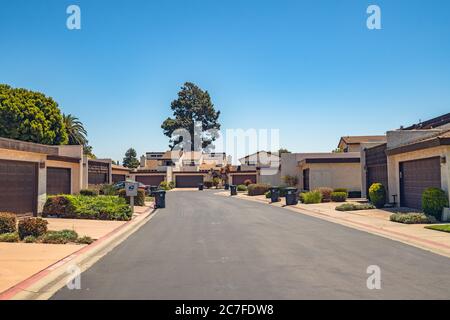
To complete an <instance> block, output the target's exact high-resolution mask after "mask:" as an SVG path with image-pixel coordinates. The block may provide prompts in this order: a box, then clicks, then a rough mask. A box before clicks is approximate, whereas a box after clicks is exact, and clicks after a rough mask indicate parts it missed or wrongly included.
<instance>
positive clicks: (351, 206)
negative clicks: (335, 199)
mask: <svg viewBox="0 0 450 320" xmlns="http://www.w3.org/2000/svg"><path fill="white" fill-rule="evenodd" d="M335 209H336V210H337V211H356V210H370V209H375V206H374V205H372V204H370V203H363V204H357V203H343V204H341V205H339V206H337V207H336V208H335Z"/></svg>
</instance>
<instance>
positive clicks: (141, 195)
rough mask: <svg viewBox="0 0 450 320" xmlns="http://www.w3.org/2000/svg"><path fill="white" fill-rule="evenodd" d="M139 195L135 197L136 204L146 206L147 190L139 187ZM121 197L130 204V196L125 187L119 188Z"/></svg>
mask: <svg viewBox="0 0 450 320" xmlns="http://www.w3.org/2000/svg"><path fill="white" fill-rule="evenodd" d="M137 194H138V195H137V197H134V205H135V206H141V207H142V206H145V190H142V189H138V193H137ZM119 197H121V198H124V199H125V200H126V202H127V204H130V197H127V193H126V191H125V189H121V190H119Z"/></svg>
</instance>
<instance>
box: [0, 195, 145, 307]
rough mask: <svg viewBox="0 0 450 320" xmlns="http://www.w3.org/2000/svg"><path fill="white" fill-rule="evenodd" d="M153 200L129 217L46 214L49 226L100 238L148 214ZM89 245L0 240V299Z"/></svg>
mask: <svg viewBox="0 0 450 320" xmlns="http://www.w3.org/2000/svg"><path fill="white" fill-rule="evenodd" d="M152 208H153V204H152V203H146V206H145V207H137V206H136V207H135V209H134V214H133V219H132V220H131V221H104V220H85V219H59V218H47V219H45V220H47V221H48V222H49V224H48V230H55V231H57V230H63V229H70V230H75V231H76V232H77V233H78V234H79V236H90V237H91V238H93V239H96V240H97V239H100V240H103V239H105V238H108V237H109V236H112V234H114V233H115V232H116V231H117V230H119V229H121V228H122V227H124V226H125V225H127V224H129V223H130V222H132V221H135V220H136V219H142V218H143V217H144V216H146V215H148V214H150V212H151V209H152ZM97 242H99V241H95V242H94V243H92V244H91V245H89V246H88V245H77V244H41V243H4V242H1V243H0V252H1V254H0V300H1V299H2V298H3V296H4V294H5V292H6V291H8V289H9V288H12V287H14V286H16V285H17V284H20V283H21V282H23V281H26V280H27V279H29V278H30V277H33V276H34V275H36V274H37V273H39V272H41V271H43V270H45V269H46V268H48V267H49V266H52V265H55V264H57V263H58V262H59V261H62V260H64V261H69V260H70V258H71V256H73V255H74V254H75V253H77V252H82V251H84V250H87V249H88V248H89V247H90V246H94V245H95V244H96V243H97Z"/></svg>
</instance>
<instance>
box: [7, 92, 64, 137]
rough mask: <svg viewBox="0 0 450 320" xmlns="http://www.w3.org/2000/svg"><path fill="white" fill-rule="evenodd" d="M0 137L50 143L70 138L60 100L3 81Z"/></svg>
mask: <svg viewBox="0 0 450 320" xmlns="http://www.w3.org/2000/svg"><path fill="white" fill-rule="evenodd" d="M0 137H4V138H10V139H17V140H22V141H29V142H36V143H42V144H49V145H60V144H66V143H67V141H68V138H67V133H66V129H65V127H64V122H63V118H62V115H61V112H60V110H59V107H58V104H57V103H56V102H55V101H53V99H52V98H50V97H46V96H45V95H44V94H42V93H40V92H33V91H29V90H26V89H15V88H11V87H10V86H8V85H5V84H0Z"/></svg>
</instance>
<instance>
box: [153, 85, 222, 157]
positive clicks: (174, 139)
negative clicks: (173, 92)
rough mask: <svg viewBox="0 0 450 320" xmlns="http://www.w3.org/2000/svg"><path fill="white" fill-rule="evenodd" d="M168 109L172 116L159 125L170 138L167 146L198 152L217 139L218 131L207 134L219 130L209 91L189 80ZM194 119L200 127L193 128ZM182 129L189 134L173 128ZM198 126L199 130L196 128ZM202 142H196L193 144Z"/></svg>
mask: <svg viewBox="0 0 450 320" xmlns="http://www.w3.org/2000/svg"><path fill="white" fill-rule="evenodd" d="M170 108H171V109H172V111H173V115H174V118H167V119H166V120H165V121H164V122H163V123H162V125H161V128H162V129H163V131H164V134H165V135H166V136H168V137H169V138H170V146H169V147H170V148H171V149H173V148H174V147H175V146H178V147H181V148H183V149H184V150H186V151H189V150H190V151H194V150H195V151H199V150H201V149H207V148H208V146H209V145H210V144H211V143H212V142H213V141H215V140H216V138H217V134H213V133H207V132H213V130H219V129H220V124H219V122H218V119H219V116H220V111H217V112H216V111H215V109H214V105H213V104H212V102H211V97H210V96H209V93H208V91H203V90H202V89H200V88H199V87H198V86H196V85H195V84H193V83H191V82H186V83H185V84H184V85H183V87H181V91H180V92H178V99H176V100H174V101H172V104H171V106H170ZM195 122H200V123H201V128H198V129H197V130H196V129H195ZM178 129H185V130H187V131H188V132H189V133H190V137H184V138H185V139H186V140H183V137H182V136H180V135H176V134H174V132H175V130H178ZM199 129H200V130H199ZM197 141H198V143H201V145H195V143H197Z"/></svg>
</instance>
